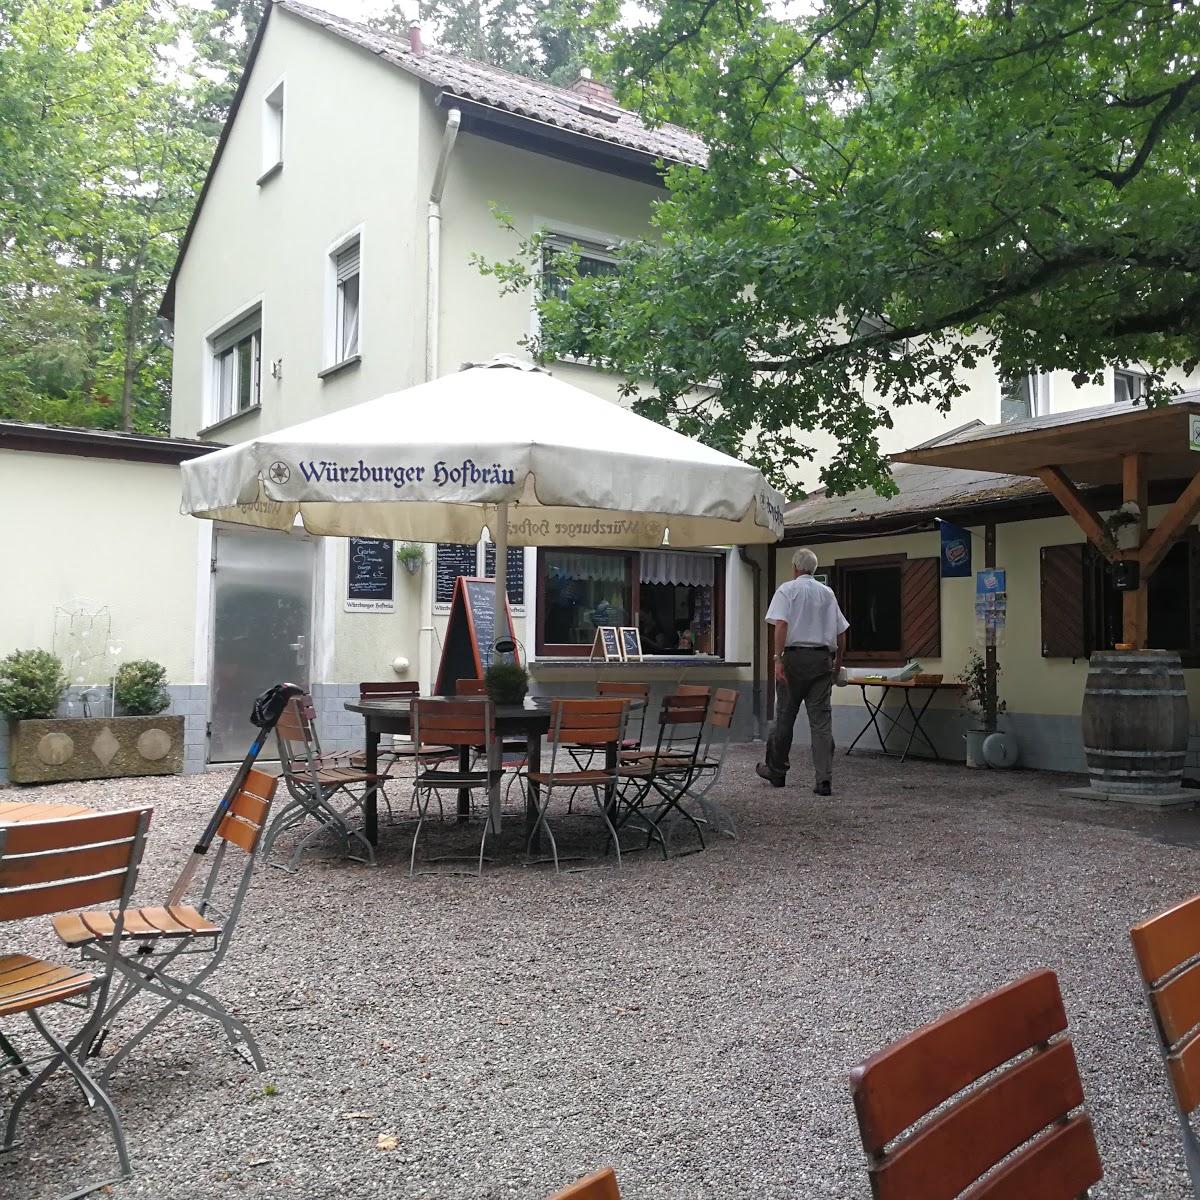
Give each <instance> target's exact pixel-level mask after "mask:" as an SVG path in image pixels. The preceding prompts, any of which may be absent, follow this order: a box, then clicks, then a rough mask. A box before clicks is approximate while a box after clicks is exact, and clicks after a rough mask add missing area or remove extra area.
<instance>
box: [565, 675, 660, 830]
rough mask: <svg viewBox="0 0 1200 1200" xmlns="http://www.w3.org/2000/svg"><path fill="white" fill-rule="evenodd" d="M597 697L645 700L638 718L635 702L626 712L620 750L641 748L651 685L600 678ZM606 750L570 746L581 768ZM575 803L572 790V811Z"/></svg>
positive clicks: (570, 809) (568, 810) (630, 751)
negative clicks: (623, 735) (635, 712)
mask: <svg viewBox="0 0 1200 1200" xmlns="http://www.w3.org/2000/svg"><path fill="white" fill-rule="evenodd" d="M596 699H597V700H628V701H636V700H640V701H641V705H640V707H639V708H638V709H637V715H636V717H635V716H634V709H633V706H632V704H631V706H630V711H629V712H628V713H627V714H626V719H625V730H626V732H625V737H624V738H623V739H622V742H621V746H620V750H621V751H622V752H623V753H625V754H632V753H633V752H634V751H635V750H640V749H641V746H642V738H644V737H645V736H646V714H647V712H649V711H650V685H649V684H648V683H633V682H625V681H624V680H600V681H598V682H597V684H596ZM602 751H603V747H599V746H589V745H587V744H586V743H582V744H580V745H578V746H572V747H570V748H569V752H570V755H571V758H572V759H573V760H574V762H575V765H576V766H577V767H578V768H579V769H580V770H581V771H583V770H588V769H589V768H591V767H594V766H595V765H596V754H597V753H598V752H602ZM574 804H575V793H574V792H572V793H571V795H570V797H569V798H568V800H567V812H571V811H572V809H573V807H574Z"/></svg>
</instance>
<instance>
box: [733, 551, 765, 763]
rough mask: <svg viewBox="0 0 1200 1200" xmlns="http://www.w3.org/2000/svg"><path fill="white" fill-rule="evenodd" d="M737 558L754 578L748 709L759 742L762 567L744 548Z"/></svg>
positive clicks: (761, 729) (761, 733)
mask: <svg viewBox="0 0 1200 1200" xmlns="http://www.w3.org/2000/svg"><path fill="white" fill-rule="evenodd" d="M738 558H740V559H741V560H742V562H744V563H745V564H746V566H748V567H749V568H750V571H751V573H752V574H753V576H754V600H753V602H752V604H751V606H750V612H751V617H752V620H753V623H754V652H753V654H751V656H750V657H751V658H752V659H753V661H754V666H753V672H754V686H753V689H752V691H751V693H750V697H751V699H750V707H751V711H752V712H753V715H754V737H755V739H756V740H759V741H761V740H762V737H763V721H762V621H761V619H760V614H761V612H762V567H761V566H759V564H758V563H756V562H755V561H754V559H752V558H751V557H750V555H748V554H747V553H746V547H745V546H739V547H738Z"/></svg>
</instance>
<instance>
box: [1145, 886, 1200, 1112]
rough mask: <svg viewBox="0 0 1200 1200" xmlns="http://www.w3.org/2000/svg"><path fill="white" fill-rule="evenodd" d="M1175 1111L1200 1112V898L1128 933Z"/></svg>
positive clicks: (1183, 904)
mask: <svg viewBox="0 0 1200 1200" xmlns="http://www.w3.org/2000/svg"><path fill="white" fill-rule="evenodd" d="M1130 937H1131V938H1132V939H1133V952H1134V957H1135V958H1136V959H1137V964H1138V970H1139V971H1140V972H1141V975H1142V981H1143V983H1144V984H1145V985H1146V996H1147V998H1148V999H1149V1002H1150V1008H1151V1011H1152V1012H1153V1013H1154V1018H1155V1021H1156V1023H1157V1026H1158V1035H1159V1041H1160V1045H1161V1049H1162V1051H1163V1056H1164V1058H1165V1059H1166V1063H1167V1074H1168V1075H1169V1076H1170V1079H1171V1087H1172V1089H1173V1090H1174V1092H1175V1100H1176V1102H1177V1103H1178V1105H1179V1111H1180V1112H1181V1113H1183V1114H1185V1115H1190V1114H1191V1113H1193V1112H1195V1111H1196V1109H1197V1108H1200V1031H1198V1030H1197V1029H1196V1026H1197V1025H1200V896H1195V897H1193V898H1192V899H1191V900H1185V901H1184V902H1183V903H1182V904H1176V905H1175V906H1174V908H1169V909H1167V911H1166V912H1164V913H1160V914H1159V915H1158V916H1157V917H1152V918H1151V919H1150V920H1149V921H1143V922H1142V923H1141V924H1140V925H1135V926H1134V927H1133V929H1132V930H1130Z"/></svg>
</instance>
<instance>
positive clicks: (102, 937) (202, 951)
mask: <svg viewBox="0 0 1200 1200" xmlns="http://www.w3.org/2000/svg"><path fill="white" fill-rule="evenodd" d="M278 783H279V780H278V779H276V778H274V776H271V775H268V774H267V773H266V772H265V771H257V770H252V771H250V773H249V774H248V775H247V776H246V779H245V782H244V783H243V784H242V786H241V788H240V790H239V791H238V794H237V795H236V796H235V797H234V798H233V802H232V803H231V804H230V806H229V811H228V812H227V813H226V814H225V817H224V819H223V820H222V821H221V824H220V825H219V826H218V827H217V844H216V848H215V850H214V851H213V853H212V861H211V865H210V867H209V870H208V875H207V877H206V878H205V880H204V886H203V888H202V889H201V893H200V895H199V897H198V898H197V900H196V903H195V904H194V905H192V904H175V905H170V906H163V907H147V908H130V910H129V911H128V913H126V916H125V922H124V924H123V926H122V928H121V929H120V931H119V932H118V931H117V930H116V928H115V923H114V921H113V915H112V913H110V912H107V911H104V910H95V911H90V912H74V913H70V914H66V913H64V914H61V915H59V916H57V917H54V918H53V921H52V924H53V925H54V932H55V933H56V934H58V937H59V939H60V940H61V941H62V942H63V943H64V944H66V945H67V946H70V947H72V948H73V949H78V950H79V952H80V954H81V956H82V957H83V960H84V961H85V962H97V961H101V960H103V959H104V958H105V957H106V956H107V955H108V954H109V952H110V950H111V949H112V945H113V943H114V942H115V944H116V947H117V957H116V959H115V967H116V970H117V972H118V974H120V975H121V977H122V985H121V987H120V989H119V991H118V992H117V993H116V994H115V995H114V997H113V1001H112V1003H111V1004H110V1005H109V1007H108V1011H107V1013H106V1014H105V1019H104V1029H103V1030H101V1031H100V1033H99V1034H98V1036H97V1038H96V1040H95V1042H94V1043H93V1044H92V1045H91V1046H90V1047H89V1049H90V1051H91V1053H93V1054H98V1053H99V1052H100V1047H101V1046H102V1045H103V1043H104V1040H105V1037H106V1036H107V1033H108V1030H109V1029H111V1028H112V1023H113V1019H114V1018H115V1017H116V1016H117V1014H118V1013H119V1012H120V1011H121V1010H122V1009H123V1008H124V1007H125V1006H126V1005H127V1004H128V1003H129V1002H130V1000H132V999H133V998H134V997H135V996H137V995H139V994H147V995H151V996H153V997H155V998H157V999H158V1000H159V1001H160V1003H159V1005H158V1011H157V1012H155V1014H154V1015H153V1016H152V1017H151V1018H150V1019H149V1020H148V1021H146V1022H145V1024H143V1025H142V1027H141V1028H140V1029H139V1030H138V1031H137V1032H136V1033H135V1034H134V1035H133V1037H131V1038H130V1039H129V1040H128V1041H126V1042H124V1043H122V1045H121V1047H120V1048H119V1049H118V1050H117V1052H116V1053H115V1054H114V1055H112V1057H111V1058H109V1059H108V1060H107V1061H106V1062H105V1064H104V1069H103V1070H102V1071H101V1072H100V1077H101V1079H103V1080H105V1081H106V1082H107V1081H108V1080H109V1079H110V1078H111V1077H112V1076H113V1074H114V1073H115V1072H116V1071H117V1069H118V1068H119V1067H120V1066H121V1064H122V1063H123V1062H124V1061H125V1059H126V1058H127V1057H128V1056H129V1054H130V1052H131V1051H132V1050H133V1049H134V1047H135V1046H136V1045H137V1044H138V1043H139V1042H140V1041H142V1039H143V1038H145V1037H146V1036H147V1035H148V1034H150V1033H151V1032H153V1031H154V1030H155V1029H157V1028H158V1026H159V1025H161V1024H162V1023H163V1021H165V1020H166V1019H167V1017H169V1016H170V1015H171V1014H172V1013H173V1012H175V1011H176V1010H177V1009H181V1008H182V1009H185V1010H186V1011H188V1012H193V1013H197V1014H199V1015H200V1016H202V1017H208V1018H210V1019H212V1020H214V1021H217V1022H219V1024H220V1025H221V1028H222V1029H224V1031H225V1036H226V1037H227V1038H228V1039H229V1041H230V1044H231V1045H232V1046H233V1048H234V1049H235V1050H240V1049H241V1047H243V1046H244V1047H245V1050H246V1054H247V1055H248V1057H249V1059H250V1061H251V1062H252V1063H253V1065H254V1069H255V1070H257V1071H261V1070H263V1066H264V1064H263V1057H262V1054H261V1052H260V1051H259V1048H258V1045H257V1043H256V1042H255V1040H254V1038H253V1036H251V1033H250V1031H249V1029H247V1028H246V1026H245V1025H244V1024H243V1023H242V1022H241V1021H239V1020H238V1019H237V1018H236V1017H234V1016H233V1015H232V1014H231V1013H230V1012H229V1010H228V1009H227V1008H226V1007H225V1006H224V1005H223V1004H222V1003H221V1002H220V1001H219V1000H217V999H216V998H215V997H214V996H212V995H211V994H210V993H209V992H207V991H205V990H202V989H201V987H200V985H201V984H202V983H204V982H205V981H206V980H207V979H208V978H209V977H210V976H211V975H212V974H213V973H214V972H215V971H216V970H217V968H218V967H219V966H220V965H221V963H222V961H223V960H224V958H225V955H226V953H227V952H228V950H229V945H230V943H231V942H232V940H233V933H234V930H235V929H236V927H237V923H238V918H239V917H240V916H241V913H242V904H243V902H244V901H245V899H246V891H247V889H248V888H249V886H250V877H251V875H252V874H253V871H254V852H255V850H256V849H257V848H258V842H259V838H260V837H261V836H262V831H263V828H264V827H265V825H266V823H267V817H268V816H269V815H270V811H271V801H272V799H273V798H274V796H275V789H276V787H277V786H278ZM231 845H232V846H233V847H234V848H235V850H236V851H237V852H240V853H241V854H242V859H243V861H242V864H241V870H240V872H239V873H238V875H237V882H236V884H234V886H233V888H232V890H231V891H229V895H228V897H227V898H226V897H225V896H223V895H218V894H217V888H218V885H219V883H220V882H221V880H222V874H223V873H222V868H223V867H224V865H225V860H226V855H227V854H228V852H229V848H230V846H231ZM196 961H199V962H200V966H199V969H196V970H192V971H190V972H184V973H180V972H179V970H178V967H177V964H178V965H179V966H182V965H183V964H184V963H185V962H192V963H194V962H196Z"/></svg>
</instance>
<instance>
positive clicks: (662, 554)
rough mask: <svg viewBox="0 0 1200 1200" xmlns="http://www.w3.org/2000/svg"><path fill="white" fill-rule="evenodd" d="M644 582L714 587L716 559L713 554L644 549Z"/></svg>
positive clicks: (642, 572)
mask: <svg viewBox="0 0 1200 1200" xmlns="http://www.w3.org/2000/svg"><path fill="white" fill-rule="evenodd" d="M641 559H642V565H641V576H640V578H641V581H642V582H643V583H682V584H686V585H688V586H689V587H712V586H713V579H714V574H715V571H714V565H715V560H714V559H713V556H712V555H711V554H680V553H679V552H678V551H672V550H643V551H642V555H641Z"/></svg>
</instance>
